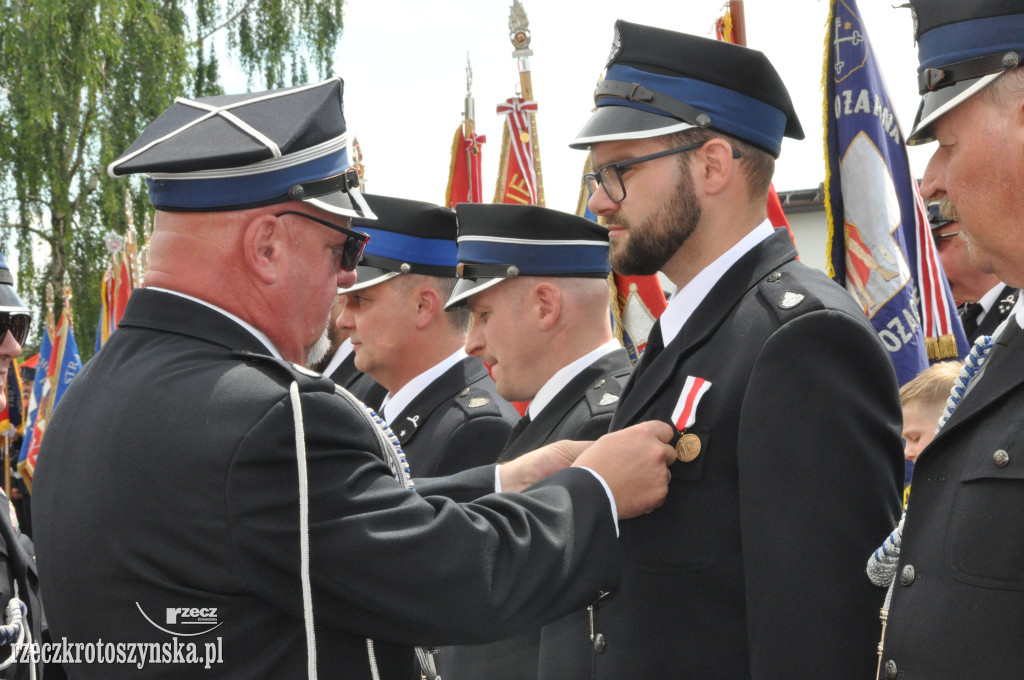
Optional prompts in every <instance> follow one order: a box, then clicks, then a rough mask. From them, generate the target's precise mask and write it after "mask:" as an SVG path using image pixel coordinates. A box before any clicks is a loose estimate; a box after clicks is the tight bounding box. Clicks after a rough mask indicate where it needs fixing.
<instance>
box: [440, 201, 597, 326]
mask: <svg viewBox="0 0 1024 680" xmlns="http://www.w3.org/2000/svg"><path fill="white" fill-rule="evenodd" d="M455 213H456V216H457V217H458V221H459V238H458V244H459V270H458V275H459V282H458V283H457V284H456V285H455V290H454V291H453V292H452V296H451V298H449V300H448V304H447V305H446V306H445V307H446V309H452V308H454V307H461V306H462V305H465V304H466V300H467V299H468V298H470V297H472V296H473V295H475V294H477V293H479V292H481V291H483V290H486V289H487V288H490V287H491V286H494V285H497V284H498V283H500V282H502V281H504V280H505V279H507V278H514V277H516V276H565V277H576V278H604V277H606V276H608V273H609V272H610V271H611V265H610V264H609V263H608V230H607V229H605V228H604V227H602V226H600V225H598V224H597V223H595V222H591V221H590V220H588V219H585V218H583V217H578V216H576V215H572V214H570V213H565V212H562V211H560V210H552V209H550V208H541V207H540V206H536V205H516V204H506V203H459V204H458V205H456V206H455Z"/></svg>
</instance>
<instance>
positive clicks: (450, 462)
mask: <svg viewBox="0 0 1024 680" xmlns="http://www.w3.org/2000/svg"><path fill="white" fill-rule="evenodd" d="M511 432H512V423H510V422H509V421H507V420H505V419H504V418H502V417H500V416H481V417H479V418H470V419H469V420H467V421H465V422H464V423H463V424H461V425H460V426H459V427H457V428H456V429H455V430H453V431H452V433H451V435H450V436H449V437H448V439H447V441H445V442H444V443H443V447H444V448H443V450H444V455H442V456H441V460H440V463H439V464H438V469H437V474H438V476H442V475H451V474H455V473H457V472H461V471H463V470H468V469H470V468H475V467H479V466H481V465H490V464H492V463H494V462H495V461H496V460H498V454H499V453H501V450H502V449H503V448H504V447H505V442H507V441H508V436H509V433H511Z"/></svg>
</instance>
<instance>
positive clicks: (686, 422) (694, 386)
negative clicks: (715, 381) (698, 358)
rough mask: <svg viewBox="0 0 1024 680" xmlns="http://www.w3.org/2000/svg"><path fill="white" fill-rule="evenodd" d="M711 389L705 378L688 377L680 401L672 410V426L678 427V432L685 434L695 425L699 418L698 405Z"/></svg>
mask: <svg viewBox="0 0 1024 680" xmlns="http://www.w3.org/2000/svg"><path fill="white" fill-rule="evenodd" d="M709 389H711V383H710V382H708V381H707V380H705V379H704V378H698V377H696V376H693V375H689V376H686V383H685V384H684V385H683V391H682V393H681V394H680V395H679V401H678V402H677V403H676V407H675V408H674V409H673V410H672V424H673V425H675V426H676V430H678V431H679V432H683V431H685V430H686V428H688V427H690V426H691V425H693V423H694V421H695V420H696V418H697V404H699V403H700V400H701V399H702V398H703V397H704V395H705V394H706V393H707V391H708V390H709Z"/></svg>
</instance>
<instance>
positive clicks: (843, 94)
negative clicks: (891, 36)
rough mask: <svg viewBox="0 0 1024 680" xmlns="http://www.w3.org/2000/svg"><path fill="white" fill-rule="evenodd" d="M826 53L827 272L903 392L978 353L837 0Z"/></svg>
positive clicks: (862, 43)
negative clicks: (940, 364) (880, 346)
mask: <svg viewBox="0 0 1024 680" xmlns="http://www.w3.org/2000/svg"><path fill="white" fill-rule="evenodd" d="M825 55H826V56H825V69H824V74H823V76H822V77H823V79H824V87H823V89H824V92H825V100H824V121H823V123H824V125H823V127H824V130H825V214H826V216H827V218H828V230H829V231H828V239H829V244H828V253H827V257H828V267H829V274H830V275H831V276H832V277H833V278H834V279H835V280H836V281H837V282H838V283H839V284H841V285H843V286H845V287H846V289H847V290H848V291H849V292H850V294H851V295H852V296H853V298H854V299H855V300H856V301H857V303H858V304H859V305H860V307H861V309H863V310H864V313H865V314H866V315H867V316H868V318H869V319H871V323H872V325H873V326H874V327H875V330H876V331H877V333H878V337H879V338H880V339H881V340H882V342H883V343H884V344H885V346H886V349H888V350H889V353H890V355H891V357H892V360H893V364H894V365H895V367H896V375H897V378H898V379H899V382H900V384H901V385H902V384H903V383H905V382H907V381H908V380H910V379H912V378H913V377H914V376H916V375H917V374H918V373H919V372H920V371H921V370H922V369H924V368H927V366H928V362H929V360H933V361H934V360H940V359H949V358H953V357H960V358H963V357H964V356H965V355H966V354H967V351H968V350H969V349H970V348H969V345H968V344H967V339H966V337H965V335H964V332H963V328H962V327H961V325H960V319H959V317H957V315H956V306H955V305H954V303H953V296H952V294H951V293H950V290H949V284H948V283H947V281H946V277H945V275H944V274H943V272H942V265H941V264H940V263H939V259H938V253H937V251H936V249H935V243H934V241H933V240H932V236H931V230H930V229H929V227H928V216H927V212H926V211H925V207H924V202H923V201H922V199H921V193H920V190H919V188H918V185H917V182H916V181H915V180H914V178H913V176H912V175H911V173H910V165H909V162H908V160H907V151H906V147H905V145H904V138H903V134H902V132H901V131H900V126H899V123H898V122H897V120H896V114H895V113H894V109H893V106H892V102H891V101H890V99H889V95H888V93H887V91H886V88H885V82H884V80H883V78H882V75H881V72H880V71H879V69H878V65H877V64H876V62H875V57H874V54H873V52H872V49H871V40H870V38H869V37H868V32H867V28H866V27H865V26H864V24H863V22H862V21H861V18H860V13H859V11H858V10H857V5H856V3H855V2H854V0H832V7H831V11H830V13H829V23H828V30H827V37H826V43H825Z"/></svg>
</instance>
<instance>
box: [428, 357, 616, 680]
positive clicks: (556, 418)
mask: <svg viewBox="0 0 1024 680" xmlns="http://www.w3.org/2000/svg"><path fill="white" fill-rule="evenodd" d="M632 368H633V365H632V364H631V363H630V361H629V356H628V355H627V354H626V351H625V350H622V349H620V350H616V351H614V352H611V353H609V354H606V355H605V356H603V357H601V358H600V359H598V360H597V361H595V362H594V363H593V364H591V365H590V366H588V367H587V368H585V369H584V370H582V371H581V372H580V373H579V374H578V375H576V376H575V377H574V378H573V379H572V380H570V381H569V382H568V383H567V384H566V385H565V387H563V388H562V389H561V390H559V392H558V394H556V395H555V397H554V398H553V399H552V400H551V401H550V402H549V403H548V404H547V405H546V406H545V407H544V409H543V410H542V411H541V412H540V415H538V416H537V419H536V420H531V421H530V422H529V424H527V425H526V427H525V428H524V429H523V430H522V431H521V432H519V433H518V434H517V435H515V436H514V437H513V439H511V440H510V441H509V442H508V446H507V447H506V448H505V450H504V451H502V452H501V458H500V460H501V461H508V460H513V459H514V458H517V457H519V456H521V455H522V454H524V453H527V452H529V451H533V450H534V449H537V448H540V447H541V446H544V445H545V444H550V443H551V442H556V441H559V440H561V439H573V440H583V441H589V440H593V439H597V438H598V437H600V436H601V435H603V434H605V433H606V432H607V431H608V425H609V423H611V419H612V414H613V413H614V412H615V405H616V404H617V403H618V397H619V394H621V392H622V388H623V386H624V385H625V384H626V380H627V379H628V377H629V373H630V371H631V370H632ZM573 616H576V617H578V616H585V612H582V611H580V612H575V613H574V614H570V615H569V617H573ZM569 617H566V618H567V619H568V618H569ZM552 625H553V626H554V627H555V628H554V629H553V630H555V631H557V630H558V629H560V628H561V627H564V626H565V625H566V624H563V623H562V622H561V621H559V622H556V623H555V624H552ZM547 630H548V628H547V627H545V632H547ZM540 639H541V630H540V629H539V628H538V629H536V630H533V631H531V632H530V633H527V634H526V635H522V636H519V637H515V638H510V639H507V640H501V641H500V642H495V643H491V644H487V645H476V646H467V647H447V648H445V649H443V650H441V653H440V655H439V657H438V671H439V672H440V673H441V677H442V678H443V679H444V680H477V679H478V678H488V680H529V679H531V678H536V677H537V673H538V664H539V654H540Z"/></svg>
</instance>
